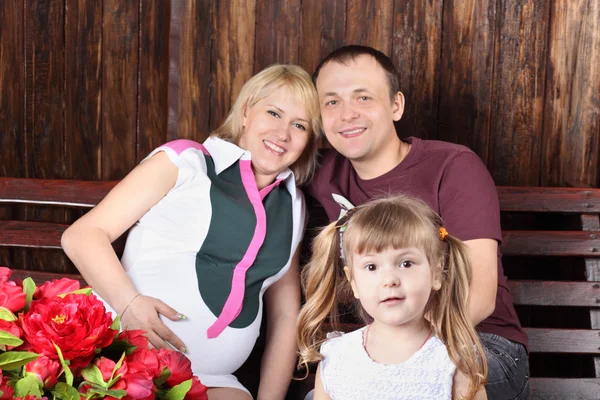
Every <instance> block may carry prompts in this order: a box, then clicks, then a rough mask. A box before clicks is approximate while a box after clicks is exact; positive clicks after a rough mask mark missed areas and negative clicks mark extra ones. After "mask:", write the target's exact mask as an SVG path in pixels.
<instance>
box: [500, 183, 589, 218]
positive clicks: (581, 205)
mask: <svg viewBox="0 0 600 400" xmlns="http://www.w3.org/2000/svg"><path fill="white" fill-rule="evenodd" d="M497 189H498V199H499V200H500V209H501V210H502V211H523V212H556V213H559V212H560V213H586V214H591V213H599V212H600V190H599V189H581V188H557V187H555V188H552V187H514V186H500V187H498V188H497Z"/></svg>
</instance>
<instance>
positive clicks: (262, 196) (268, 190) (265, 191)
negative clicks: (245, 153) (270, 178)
mask: <svg viewBox="0 0 600 400" xmlns="http://www.w3.org/2000/svg"><path fill="white" fill-rule="evenodd" d="M281 182H283V179H277V180H276V181H275V182H273V183H271V184H270V185H269V186H266V187H264V188H262V189H260V192H258V193H259V194H260V199H261V200H264V199H265V197H267V195H268V194H269V193H271V190H273V189H274V188H276V187H277V186H279V184H280V183H281Z"/></svg>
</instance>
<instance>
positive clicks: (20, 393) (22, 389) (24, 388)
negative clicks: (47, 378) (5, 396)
mask: <svg viewBox="0 0 600 400" xmlns="http://www.w3.org/2000/svg"><path fill="white" fill-rule="evenodd" d="M42 386H43V384H42V382H40V380H39V378H38V377H36V376H35V375H27V376H25V377H24V378H21V379H19V380H18V381H17V383H16V384H15V395H16V397H25V396H27V395H28V394H30V395H32V396H35V397H42V390H41V389H42Z"/></svg>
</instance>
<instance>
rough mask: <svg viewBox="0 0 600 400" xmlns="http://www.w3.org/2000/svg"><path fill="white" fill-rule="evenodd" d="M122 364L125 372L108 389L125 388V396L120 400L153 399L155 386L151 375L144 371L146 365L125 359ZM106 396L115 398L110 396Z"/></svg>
mask: <svg viewBox="0 0 600 400" xmlns="http://www.w3.org/2000/svg"><path fill="white" fill-rule="evenodd" d="M123 366H125V367H126V372H125V373H124V375H123V376H122V377H121V379H119V380H118V381H117V383H115V384H114V385H113V386H111V388H110V389H111V390H119V389H120V390H125V391H126V392H127V396H125V397H123V398H122V400H154V397H155V391H156V387H155V386H154V382H153V381H152V376H151V375H150V374H149V373H148V372H147V371H146V366H145V365H144V364H141V363H136V362H127V361H123ZM106 398H107V399H111V400H116V399H114V398H113V397H111V396H107V397H106Z"/></svg>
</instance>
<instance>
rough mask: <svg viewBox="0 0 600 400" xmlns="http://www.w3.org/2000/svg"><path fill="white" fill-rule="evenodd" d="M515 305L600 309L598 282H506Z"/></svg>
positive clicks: (599, 283) (599, 284)
mask: <svg viewBox="0 0 600 400" xmlns="http://www.w3.org/2000/svg"><path fill="white" fill-rule="evenodd" d="M508 287H509V289H510V292H511V294H512V296H513V300H514V303H515V304H520V305H528V306H572V307H600V282H564V281H561V282H557V281H513V280H509V281H508Z"/></svg>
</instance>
